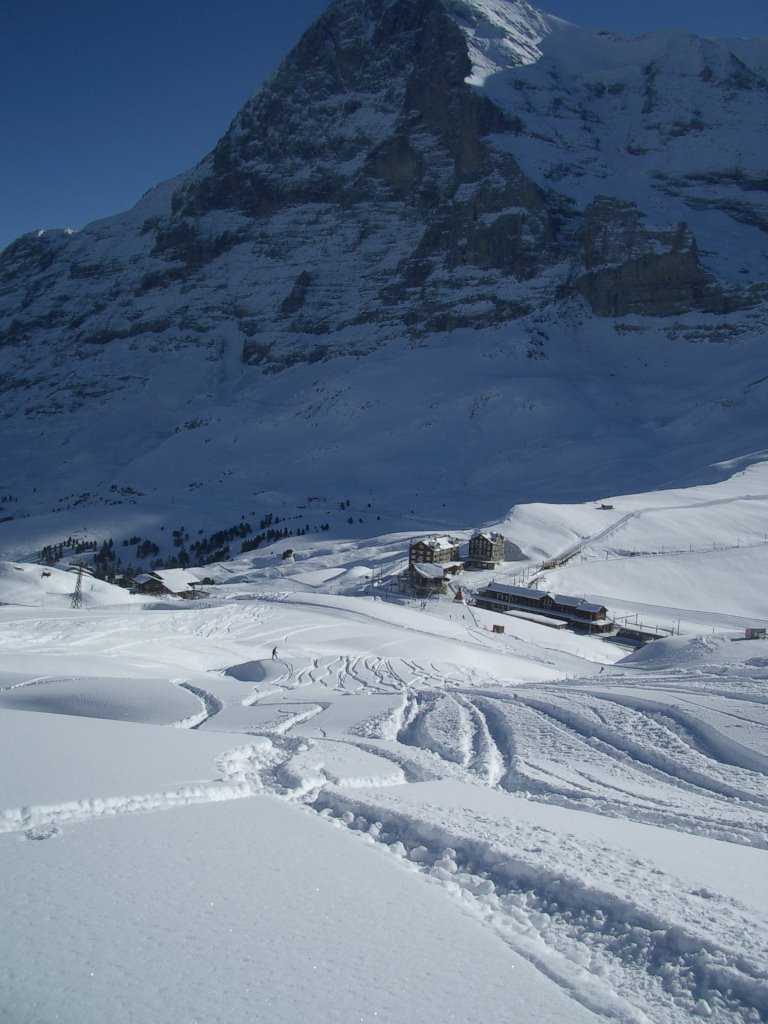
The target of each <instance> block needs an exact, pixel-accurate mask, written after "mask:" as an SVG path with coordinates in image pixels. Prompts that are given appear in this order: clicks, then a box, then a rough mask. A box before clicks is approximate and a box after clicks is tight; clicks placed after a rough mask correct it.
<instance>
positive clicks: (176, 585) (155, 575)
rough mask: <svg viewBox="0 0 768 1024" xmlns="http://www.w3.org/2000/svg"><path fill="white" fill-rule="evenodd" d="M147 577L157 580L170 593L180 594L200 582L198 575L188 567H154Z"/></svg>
mask: <svg viewBox="0 0 768 1024" xmlns="http://www.w3.org/2000/svg"><path fill="white" fill-rule="evenodd" d="M147 578H148V579H154V580H158V582H160V583H162V584H163V586H164V587H165V588H166V590H170V592H171V593H172V594H182V593H184V591H185V590H189V588H190V587H195V586H197V585H198V584H199V583H200V579H199V577H197V576H195V574H194V573H193V572H190V571H189V570H188V569H156V570H155V571H154V572H151V573H150V574H149V576H148V577H147ZM142 582H143V581H142Z"/></svg>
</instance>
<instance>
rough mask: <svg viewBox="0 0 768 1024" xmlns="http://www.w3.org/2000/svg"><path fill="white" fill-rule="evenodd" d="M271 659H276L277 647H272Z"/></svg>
mask: <svg viewBox="0 0 768 1024" xmlns="http://www.w3.org/2000/svg"><path fill="white" fill-rule="evenodd" d="M272 661H277V648H276V647H273V648H272Z"/></svg>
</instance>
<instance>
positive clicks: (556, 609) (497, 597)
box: [475, 583, 614, 633]
mask: <svg viewBox="0 0 768 1024" xmlns="http://www.w3.org/2000/svg"><path fill="white" fill-rule="evenodd" d="M475 604H476V605H477V606H478V607H479V608H487V609H488V610H489V611H494V612H509V611H529V612H535V613H536V614H537V615H544V616H546V617H547V618H554V619H565V620H566V621H567V622H568V623H569V624H570V625H572V626H576V627H578V628H580V629H585V630H587V631H588V632H589V633H609V632H611V631H612V630H613V629H614V624H613V622H612V621H611V620H610V619H609V618H608V609H607V608H605V606H604V605H601V604H593V603H592V602H591V601H586V600H585V599H584V598H583V597H569V596H568V595H566V594H550V593H548V592H547V591H546V590H534V589H533V588H532V587H513V586H510V585H509V584H507V583H491V584H489V586H487V587H483V589H482V590H479V591H478V592H477V594H476V596H475Z"/></svg>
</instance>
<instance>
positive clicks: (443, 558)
mask: <svg viewBox="0 0 768 1024" xmlns="http://www.w3.org/2000/svg"><path fill="white" fill-rule="evenodd" d="M460 547H461V542H460V541H458V540H456V538H455V537H432V538H430V539H429V540H415V541H413V543H412V544H411V545H410V547H409V548H408V564H409V565H414V564H416V563H419V564H422V565H424V564H429V565H445V563H446V562H458V561H460V556H459V548H460Z"/></svg>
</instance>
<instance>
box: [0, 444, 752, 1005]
mask: <svg viewBox="0 0 768 1024" xmlns="http://www.w3.org/2000/svg"><path fill="white" fill-rule="evenodd" d="M765 475H766V471H765V465H764V464H756V465H755V466H754V467H752V468H750V469H748V470H746V471H742V472H741V473H737V474H735V475H733V476H731V477H730V478H729V479H728V480H726V481H724V482H723V483H721V484H715V485H711V486H709V487H706V488H691V489H688V490H678V491H676V492H674V494H672V493H663V492H655V493H653V494H645V495H642V494H638V495H625V496H619V497H617V498H616V499H613V500H612V501H610V502H607V501H606V502H602V503H598V504H596V505H592V506H556V505H552V506H545V505H537V506H520V507H518V508H516V509H514V510H512V512H511V513H510V515H509V516H508V517H507V519H505V520H504V522H503V524H502V526H503V528H504V530H505V532H506V533H507V535H508V536H509V539H517V540H520V541H523V542H524V544H523V545H522V546H523V547H524V548H527V549H528V553H529V554H533V555H536V554H540V555H546V556H547V557H554V556H557V555H562V553H563V552H567V551H574V550H575V551H576V553H575V554H573V557H572V558H571V559H570V560H569V561H567V562H566V564H565V565H564V566H562V567H561V568H558V569H555V570H549V571H547V572H546V573H544V574H543V576H542V579H543V582H544V583H545V584H546V586H547V587H550V586H557V588H558V589H559V590H560V591H563V590H565V587H566V586H568V587H570V588H571V590H572V591H577V590H589V589H591V588H593V587H598V586H599V587H600V588H601V589H603V590H605V591H606V592H607V593H614V594H619V593H620V598H621V604H622V606H625V607H627V608H629V609H630V610H631V609H632V607H633V604H632V602H633V595H637V597H638V599H639V600H638V604H639V605H640V606H641V607H646V608H651V609H655V610H656V611H659V609H661V608H663V607H665V606H667V607H672V606H673V605H674V604H675V603H677V604H680V603H684V602H682V601H681V597H680V595H679V593H678V592H677V590H676V587H677V586H678V582H677V580H676V577H675V576H674V575H673V574H672V573H671V572H670V568H669V567H670V559H673V560H674V559H684V561H685V563H686V566H687V572H688V574H689V577H690V586H691V587H692V588H693V592H694V593H695V594H696V600H695V602H694V601H689V602H688V603H689V604H694V603H695V604H696V605H697V606H698V608H699V611H700V613H701V616H702V617H703V618H704V619H705V620H706V621H705V622H703V623H699V624H697V623H695V622H691V621H689V620H688V619H686V618H685V615H683V616H682V618H681V626H680V632H679V634H678V633H676V634H675V635H674V636H671V637H669V638H668V639H666V640H659V641H656V642H655V643H653V644H650V645H648V646H647V647H645V648H642V649H640V650H637V651H635V652H634V653H632V651H631V650H630V649H629V648H627V647H624V646H620V645H618V644H616V643H612V642H606V641H604V640H601V639H598V638H596V637H590V636H585V635H579V634H576V633H571V632H568V631H557V630H553V629H551V628H548V627H546V626H544V625H541V624H539V623H537V622H532V621H528V620H523V619H516V618H513V617H511V616H501V615H497V614H495V613H491V612H483V611H481V610H479V609H476V608H473V607H472V606H471V605H467V604H465V603H463V602H461V601H455V600H453V599H452V598H451V597H446V598H443V599H439V600H438V599H432V600H430V601H428V602H426V603H425V604H423V603H422V602H421V601H419V600H411V599H408V598H402V597H400V598H398V597H394V596H393V595H391V594H389V595H388V591H387V589H386V588H385V587H378V586H374V585H373V582H374V581H373V579H372V577H373V572H372V569H373V566H375V565H384V564H386V565H387V566H389V567H391V568H393V569H394V568H395V567H396V566H397V564H398V551H399V552H400V560H402V553H403V551H404V550H405V544H406V538H404V536H402V535H399V536H397V537H395V536H389V537H381V538H369V539H367V540H365V541H360V542H350V541H349V540H348V539H344V538H337V539H334V538H332V537H330V538H324V539H323V541H322V542H318V541H314V540H312V539H311V538H297V549H296V552H295V554H294V556H293V558H291V559H288V560H285V559H283V558H282V545H278V546H277V548H276V549H274V550H272V551H270V550H268V549H262V550H259V551H258V552H252V553H250V554H248V555H243V556H241V557H240V558H239V559H237V560H235V561H234V562H231V563H225V564H222V565H220V566H208V567H206V573H210V574H211V576H212V577H213V578H214V579H215V580H216V583H215V584H214V585H213V586H209V587H208V589H207V596H206V598H205V599H203V600H200V601H197V602H183V601H179V600H176V601H174V600H173V599H169V600H167V601H152V602H149V601H147V600H146V599H142V598H138V597H133V596H131V595H128V594H125V593H124V592H122V591H117V590H116V589H115V588H110V587H108V586H107V585H105V584H97V583H96V582H95V581H93V587H92V589H89V588H90V583H89V585H88V586H86V587H85V588H84V593H85V596H87V597H88V598H89V601H88V603H87V606H86V607H85V608H83V609H81V610H72V609H71V608H70V607H69V592H71V587H72V585H73V577H72V575H71V574H67V573H64V572H61V573H59V570H56V569H54V570H51V574H50V575H46V576H43V574H42V572H41V569H40V567H39V566H35V565H33V564H31V563H5V564H4V565H3V567H2V572H0V601H2V602H3V603H2V604H0V770H1V772H2V774H1V775H0V778H2V780H3V782H2V787H0V795H1V796H2V802H1V803H0V862H1V863H2V867H1V869H0V870H2V876H3V878H4V880H5V883H6V884H5V886H4V896H3V900H2V901H1V902H0V922H1V923H2V927H0V963H2V965H3V966H2V968H0V977H1V979H2V984H0V1017H2V1019H4V1020H8V1021H12V1022H13V1024H17V1022H25V1024H26V1022H30V1024H32V1022H34V1024H40V1022H46V1024H47V1022H48V1021H65V1022H72V1024H74V1022H78V1024H80V1022H96V1021H103V1020H106V1019H109V1020H113V1021H125V1022H128V1021H137V1020H142V1021H144V1020H146V1021H149V1020H151V1021H157V1022H166V1021H167V1022H175V1021H183V1020H199V1021H205V1022H214V1021H216V1022H219V1021H221V1022H231V1024H235V1022H240V1021H243V1020H254V1021H264V1022H267V1021H269V1022H270V1024H271V1022H276V1021H277V1022H286V1024H288V1022H294V1021H296V1020H297V1019H300V1018H301V1017H302V1016H304V1017H306V1018H308V1019H311V1020H313V1021H318V1022H323V1024H324V1022H331V1021H334V1022H335V1021H344V1022H347V1021H349V1022H352V1021H388V1022H392V1024H395V1022H402V1021H405V1020H412V1019H416V1018H417V1017H418V1018H419V1019H421V1020H424V1021H427V1022H435V1024H437V1022H441V1024H442V1022H445V1021H452V1022H469V1021H477V1020H516V1021H523V1022H534V1021H535V1022H538V1021H543V1020H555V1019H557V1020H567V1021H574V1022H582V1021H584V1022H587V1021H596V1020H603V1021H609V1020H610V1021H616V1020H618V1021H627V1022H638V1024H639V1022H646V1021H653V1022H665V1024H666V1022H669V1024H676V1022H682V1021H690V1020H693V1019H699V1018H702V1019H710V1020H715V1021H722V1022H745V1021H760V1020H764V1019H765V1018H766V1015H767V1014H768V977H767V975H766V963H768V872H767V871H766V864H767V863H768V861H767V860H766V858H767V857H768V786H766V777H767V776H768V728H767V726H768V696H767V694H768V690H766V686H767V685H768V641H764V640H750V641H747V640H745V639H744V638H743V637H744V633H743V631H742V630H741V629H738V630H737V629H735V628H730V627H729V628H723V627H722V626H720V625H718V622H717V617H718V615H719V614H720V612H719V611H718V609H719V608H721V607H722V608H726V609H730V611H732V612H733V614H734V616H735V615H736V613H738V615H742V616H743V617H744V618H745V619H747V620H749V621H753V622H756V623H759V622H760V621H762V620H761V616H762V617H765V616H766V608H765V605H764V604H762V603H760V601H759V600H757V599H756V600H755V601H754V603H753V604H752V605H750V603H749V602H750V598H749V596H748V595H752V594H755V595H758V596H759V594H760V593H761V581H762V579H763V578H764V574H763V562H762V560H761V558H760V557H759V553H760V552H761V551H762V550H763V549H762V547H761V545H760V537H759V533H760V523H759V517H758V519H755V518H754V510H755V509H759V508H760V507H761V503H762V502H763V501H764V500H765V499H764V497H763V495H764V494H765V493H766V492H767V491H768V487H767V488H765V489H764V490H763V489H762V486H763V481H764V479H765ZM602 504H612V505H614V508H613V509H612V510H606V509H605V508H602V507H600V506H601V505H602ZM712 510H720V512H721V513H723V514H724V516H723V519H720V518H719V517H718V516H717V515H716V514H715V513H713V511H712ZM606 517H607V519H606ZM643 523H645V528H641V527H642V524H643ZM629 531H634V532H633V533H632V534H631V538H632V543H633V545H634V547H635V549H636V551H637V553H636V554H633V555H632V556H629V555H627V554H625V553H624V554H622V552H623V551H625V549H626V548H627V547H628V541H627V537H628V536H630V533H629ZM750 531H751V532H750ZM713 534H715V535H716V537H715V544H714V548H713V546H712V535H713ZM747 534H748V536H747ZM680 537H687V538H688V550H687V551H684V552H680V551H675V552H671V551H670V549H672V548H675V547H678V548H679V547H681V543H680ZM747 541H748V542H749V544H750V545H751V547H749V552H751V555H750V559H749V560H745V561H735V562H734V561H733V559H734V558H737V556H738V557H740V554H742V555H743V554H744V553H745V548H744V547H742V543H746V542H747ZM662 547H664V549H665V553H664V554H662V552H661V549H662ZM606 555H607V556H608V557H606ZM717 565H719V566H720V569H719V570H718V571H717V572H715V571H714V569H715V567H716V566H717ZM634 566H645V567H646V568H645V569H644V570H643V571H642V572H640V570H639V569H638V570H637V573H638V574H635V575H632V573H631V572H628V571H627V567H630V568H631V567H634ZM733 566H737V567H738V572H737V573H734V576H733V578H732V581H731V583H730V585H728V584H727V583H726V582H724V581H726V580H728V578H729V573H730V572H731V570H732V569H733ZM523 571H525V572H530V573H536V572H539V573H541V571H540V569H537V562H536V559H535V558H534V557H529V559H528V561H527V562H525V563H506V564H505V565H504V566H500V567H499V569H498V571H497V572H496V574H495V575H496V576H498V578H514V577H515V574H520V573H521V572H523ZM599 573H610V574H612V575H608V576H604V577H603V576H599ZM489 575H494V574H489V573H469V572H468V573H465V574H464V576H463V577H461V578H460V579H461V581H462V585H463V587H464V588H465V589H468V590H471V589H472V587H473V586H476V585H480V584H481V583H482V581H483V580H485V579H486V578H487V577H488V576H489ZM475 581H476V582H475ZM745 595H747V596H745ZM385 598H386V599H385ZM739 602H741V603H739ZM611 610H612V609H611ZM678 610H680V609H678ZM707 616H709V618H708V619H707ZM500 622H503V624H504V626H505V632H504V633H503V634H498V633H493V632H492V631H491V628H492V626H493V625H494V624H499V623H500ZM275 647H276V648H277V655H276V658H274V659H273V658H272V656H271V655H272V650H273V649H274V648H275Z"/></svg>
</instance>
